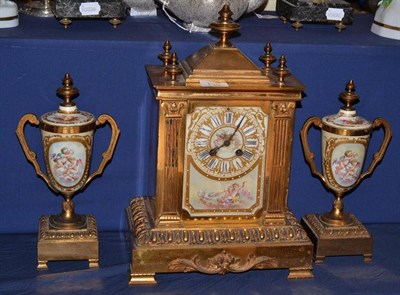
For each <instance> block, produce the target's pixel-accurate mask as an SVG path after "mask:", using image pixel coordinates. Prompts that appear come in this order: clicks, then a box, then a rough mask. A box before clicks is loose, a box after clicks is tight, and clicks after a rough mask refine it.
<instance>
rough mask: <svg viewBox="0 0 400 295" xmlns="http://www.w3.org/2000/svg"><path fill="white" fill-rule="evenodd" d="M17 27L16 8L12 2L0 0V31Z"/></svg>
mask: <svg viewBox="0 0 400 295" xmlns="http://www.w3.org/2000/svg"><path fill="white" fill-rule="evenodd" d="M18 25H19V20H18V6H17V4H15V3H14V2H12V1H8V0H0V29H5V28H14V27H17V26H18Z"/></svg>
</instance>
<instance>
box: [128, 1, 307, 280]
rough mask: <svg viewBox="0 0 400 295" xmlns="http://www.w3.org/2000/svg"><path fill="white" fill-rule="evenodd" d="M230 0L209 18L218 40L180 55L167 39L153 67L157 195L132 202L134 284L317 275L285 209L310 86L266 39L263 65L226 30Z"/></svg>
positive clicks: (295, 224)
mask: <svg viewBox="0 0 400 295" xmlns="http://www.w3.org/2000/svg"><path fill="white" fill-rule="evenodd" d="M230 17H231V11H230V9H229V7H228V6H224V8H223V9H222V10H221V11H220V18H219V20H218V21H217V22H215V23H213V24H211V26H210V27H211V29H212V30H214V31H216V32H218V33H219V35H220V38H219V40H218V41H217V42H216V43H215V44H210V45H208V46H205V47H203V48H201V49H200V50H198V51H197V52H195V53H194V54H192V55H190V56H189V57H187V58H186V59H185V60H182V61H178V58H177V55H176V53H172V52H171V44H170V43H169V41H166V42H165V44H164V52H163V53H161V54H160V55H159V58H160V59H161V60H162V61H163V65H160V66H147V67H146V70H147V74H148V76H149V80H150V84H151V86H152V87H153V89H154V90H155V95H156V99H157V100H158V101H159V106H160V108H159V125H158V158H157V188H156V196H155V198H145V197H135V198H133V199H132V201H131V203H130V206H129V207H128V208H127V215H128V221H129V227H130V230H131V235H132V264H131V279H130V284H131V285H136V284H155V283H156V280H155V274H156V273H170V272H189V271H197V272H202V273H207V274H224V273H227V272H244V271H247V270H250V269H274V268H286V269H289V276H288V277H289V278H309V277H312V272H311V270H312V251H313V245H312V243H311V241H310V240H309V238H308V236H307V234H306V233H305V231H304V230H303V229H302V227H301V226H300V225H299V223H298V221H297V220H296V218H295V217H294V216H293V214H292V213H291V212H290V210H289V209H288V207H287V196H288V185H289V174H290V158H291V148H292V137H293V133H292V132H293V122H294V115H295V107H296V102H298V101H300V100H301V97H302V92H303V91H304V89H305V88H304V85H303V84H301V83H300V82H299V81H298V80H297V79H296V78H295V77H294V76H293V75H291V73H290V71H289V70H288V69H287V68H286V60H285V57H284V56H281V58H280V59H279V65H278V66H277V67H272V66H271V65H272V63H273V62H274V61H275V60H276V58H275V57H274V56H273V55H272V53H271V51H272V48H271V46H270V44H269V43H267V45H266V46H265V49H264V50H265V54H263V55H262V56H261V57H260V59H261V60H262V61H263V62H264V66H263V67H262V68H258V67H257V66H256V65H255V64H254V63H253V62H252V61H250V59H248V58H247V57H246V56H245V55H244V54H243V53H242V52H241V51H240V50H239V49H238V48H236V47H235V46H234V45H233V44H231V42H230V40H229V35H230V34H231V33H232V32H235V31H237V30H238V29H239V25H238V24H236V23H234V22H233V21H232V20H231V18H230Z"/></svg>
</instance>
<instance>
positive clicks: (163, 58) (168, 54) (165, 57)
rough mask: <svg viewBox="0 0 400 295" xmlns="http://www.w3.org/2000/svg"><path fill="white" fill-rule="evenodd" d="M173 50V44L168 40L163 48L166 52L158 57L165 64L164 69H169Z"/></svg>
mask: <svg viewBox="0 0 400 295" xmlns="http://www.w3.org/2000/svg"><path fill="white" fill-rule="evenodd" d="M171 48H172V47H171V42H170V41H169V40H166V41H165V42H164V46H163V49H164V52H162V53H160V54H159V55H158V58H159V59H160V60H161V61H162V62H163V64H164V67H167V66H168V64H169V62H170V60H171V56H172V54H171Z"/></svg>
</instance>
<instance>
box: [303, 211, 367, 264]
mask: <svg viewBox="0 0 400 295" xmlns="http://www.w3.org/2000/svg"><path fill="white" fill-rule="evenodd" d="M349 217H351V218H352V220H353V222H352V223H351V224H350V225H344V226H330V225H328V224H326V223H325V222H323V221H322V218H321V215H319V214H307V215H305V216H304V217H303V218H302V220H301V223H302V225H303V227H304V229H305V231H306V232H307V235H308V236H309V238H310V239H311V241H312V242H313V244H314V255H313V256H314V262H315V263H316V264H320V263H323V262H324V259H325V257H327V256H347V255H363V256H364V262H365V263H368V262H371V261H372V246H373V239H372V236H371V235H370V234H369V232H368V230H367V229H366V228H365V227H364V225H363V224H362V223H361V222H360V221H359V220H358V219H357V218H356V217H355V216H354V215H352V214H349Z"/></svg>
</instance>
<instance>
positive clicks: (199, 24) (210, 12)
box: [159, 0, 265, 31]
mask: <svg viewBox="0 0 400 295" xmlns="http://www.w3.org/2000/svg"><path fill="white" fill-rule="evenodd" d="M159 2H161V4H162V7H163V9H164V11H165V9H167V10H169V11H170V12H172V13H173V14H174V15H175V16H176V17H177V18H178V19H180V20H181V21H183V22H184V24H185V26H186V27H189V28H191V29H190V30H191V31H192V29H193V27H195V28H199V31H208V26H209V25H210V24H211V23H212V22H214V21H216V20H217V19H218V17H219V16H218V11H220V10H221V8H222V7H223V6H224V5H225V4H228V5H229V8H230V9H231V11H232V12H233V15H232V19H233V20H234V21H235V20H237V19H238V18H240V17H241V16H242V15H243V14H244V13H246V12H251V11H253V10H255V9H257V8H258V7H260V6H261V5H262V4H263V3H264V2H265V0H159ZM167 14H168V13H167ZM205 28H206V30H205ZM194 31H197V30H196V29H194Z"/></svg>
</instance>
